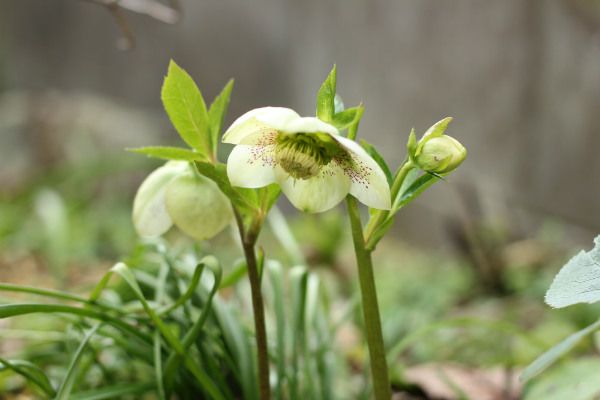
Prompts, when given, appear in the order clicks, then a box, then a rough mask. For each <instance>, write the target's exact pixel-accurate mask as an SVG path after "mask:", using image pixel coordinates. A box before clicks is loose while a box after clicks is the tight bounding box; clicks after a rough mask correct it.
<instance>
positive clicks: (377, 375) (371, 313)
mask: <svg viewBox="0 0 600 400" xmlns="http://www.w3.org/2000/svg"><path fill="white" fill-rule="evenodd" d="M346 202H347V205H348V215H349V216H350V225H351V228H352V239H353V241H354V252H355V253H356V263H357V265H358V281H359V283H360V293H361V298H362V309H363V316H364V320H365V327H366V331H367V345H368V347H369V358H370V360H371V376H372V379H373V393H374V395H375V399H376V400H389V399H391V397H392V391H391V385H390V380H389V375H388V367H387V360H386V357H385V347H384V344H383V333H382V330H381V317H380V316H379V306H378V304H377V290H376V288H375V278H374V275H373V261H372V259H371V251H370V250H367V248H366V246H365V239H364V237H363V228H362V223H361V221H360V213H359V209H358V203H357V202H356V199H354V198H353V197H351V196H348V197H347V200H346Z"/></svg>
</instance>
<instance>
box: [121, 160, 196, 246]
mask: <svg viewBox="0 0 600 400" xmlns="http://www.w3.org/2000/svg"><path fill="white" fill-rule="evenodd" d="M186 168H188V165H187V163H186V162H183V161H171V162H168V163H167V164H165V165H163V166H162V167H160V168H158V169H156V170H154V171H153V172H152V173H151V174H150V175H148V177H147V178H146V179H145V180H144V182H142V184H141V185H140V187H139V189H138V191H137V193H136V195H135V199H134V201H133V225H134V227H135V229H136V231H137V233H138V234H139V235H140V236H144V237H151V236H160V235H162V234H163V233H165V232H166V231H168V230H169V228H170V227H171V225H173V221H172V219H171V217H170V216H169V213H168V212H167V209H166V207H165V188H166V186H167V184H168V183H169V182H171V180H173V179H174V178H175V177H176V176H178V175H179V174H181V173H182V172H183V171H185V169H186Z"/></svg>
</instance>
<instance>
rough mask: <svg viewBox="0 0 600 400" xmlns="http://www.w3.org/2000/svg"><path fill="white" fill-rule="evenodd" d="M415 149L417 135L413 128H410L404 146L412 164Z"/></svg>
mask: <svg viewBox="0 0 600 400" xmlns="http://www.w3.org/2000/svg"><path fill="white" fill-rule="evenodd" d="M417 147H418V143H417V134H416V133H415V128H412V129H411V130H410V135H408V143H407V144H406V149H407V151H408V157H409V158H410V160H411V161H413V162H414V158H415V156H416V153H417Z"/></svg>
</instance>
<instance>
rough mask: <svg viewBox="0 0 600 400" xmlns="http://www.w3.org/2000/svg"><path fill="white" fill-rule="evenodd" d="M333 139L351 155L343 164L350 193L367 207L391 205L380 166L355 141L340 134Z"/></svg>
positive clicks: (384, 207) (388, 189)
mask: <svg viewBox="0 0 600 400" xmlns="http://www.w3.org/2000/svg"><path fill="white" fill-rule="evenodd" d="M335 140H337V141H338V142H339V143H340V144H341V145H342V146H344V148H346V150H348V151H349V152H350V153H351V156H352V162H350V163H348V165H343V167H344V169H345V173H346V175H348V176H349V177H350V180H351V181H352V184H351V186H350V194H351V195H353V196H354V197H356V198H357V199H358V200H360V202H361V203H363V204H366V205H367V206H369V207H372V208H378V209H381V210H389V209H390V208H391V206H392V204H391V201H392V200H391V194H390V186H389V184H388V182H387V179H386V177H385V173H384V172H383V170H382V169H381V167H380V166H379V165H378V164H377V162H375V160H373V158H371V156H370V155H369V154H368V153H367V152H366V151H365V149H363V148H362V147H361V146H360V145H359V144H358V143H356V142H355V141H353V140H350V139H348V138H345V137H342V136H337V137H335ZM343 164H345V163H343Z"/></svg>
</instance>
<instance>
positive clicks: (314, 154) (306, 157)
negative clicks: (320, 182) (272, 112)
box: [275, 133, 345, 179]
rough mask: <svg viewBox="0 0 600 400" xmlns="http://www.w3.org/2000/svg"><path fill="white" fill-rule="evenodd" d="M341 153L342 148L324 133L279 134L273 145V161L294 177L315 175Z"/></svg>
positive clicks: (305, 177)
mask: <svg viewBox="0 0 600 400" xmlns="http://www.w3.org/2000/svg"><path fill="white" fill-rule="evenodd" d="M342 154H345V151H344V149H343V148H342V147H341V146H340V145H339V144H338V143H337V142H336V141H335V140H334V139H332V138H331V136H329V135H327V134H324V133H310V134H309V133H296V134H292V135H290V134H280V135H279V136H278V137H277V143H276V146H275V162H276V163H277V164H279V165H280V166H281V168H283V169H284V170H285V172H287V173H288V174H290V176H291V177H293V178H294V179H309V178H312V177H314V176H316V175H317V174H318V173H319V172H320V171H321V168H323V167H324V166H326V165H327V164H329V163H330V162H331V160H332V159H333V158H334V157H339V156H340V155H342Z"/></svg>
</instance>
